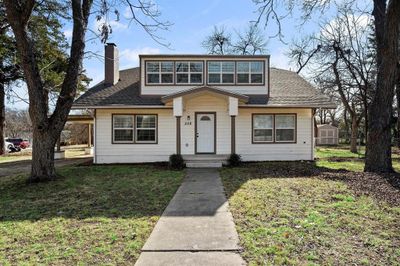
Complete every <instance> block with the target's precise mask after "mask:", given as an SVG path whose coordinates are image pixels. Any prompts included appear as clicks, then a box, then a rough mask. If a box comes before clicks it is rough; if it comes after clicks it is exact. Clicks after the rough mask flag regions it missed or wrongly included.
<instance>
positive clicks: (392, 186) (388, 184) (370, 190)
mask: <svg viewBox="0 0 400 266" xmlns="http://www.w3.org/2000/svg"><path fill="white" fill-rule="evenodd" d="M317 177H318V178H324V179H330V180H340V181H343V182H345V183H346V184H347V185H348V186H349V187H350V188H351V189H352V190H353V191H354V192H355V194H356V195H357V196H361V195H366V196H372V197H374V198H376V199H378V200H380V201H385V202H387V203H388V204H390V205H393V206H400V175H399V174H375V173H363V172H345V171H341V172H337V173H335V172H321V173H320V174H319V175H318V176H317Z"/></svg>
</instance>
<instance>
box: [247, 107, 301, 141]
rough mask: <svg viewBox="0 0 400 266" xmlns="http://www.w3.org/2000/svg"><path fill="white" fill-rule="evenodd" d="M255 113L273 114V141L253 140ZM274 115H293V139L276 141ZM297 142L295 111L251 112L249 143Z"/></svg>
mask: <svg viewBox="0 0 400 266" xmlns="http://www.w3.org/2000/svg"><path fill="white" fill-rule="evenodd" d="M255 115H272V116H273V123H274V125H273V129H272V130H273V141H254V116H255ZM276 115H278V116H279V115H293V116H294V141H276V126H275V116H276ZM296 143H297V113H252V114H251V144H296Z"/></svg>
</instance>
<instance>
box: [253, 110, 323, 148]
mask: <svg viewBox="0 0 400 266" xmlns="http://www.w3.org/2000/svg"><path fill="white" fill-rule="evenodd" d="M321 132H322V131H321ZM252 134H253V143H279V142H296V115H295V114H254V115H253V133H252Z"/></svg>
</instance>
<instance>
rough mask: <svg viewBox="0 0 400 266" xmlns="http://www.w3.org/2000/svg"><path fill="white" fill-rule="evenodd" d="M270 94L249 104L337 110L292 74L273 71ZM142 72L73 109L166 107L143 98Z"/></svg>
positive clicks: (157, 99) (95, 90)
mask: <svg viewBox="0 0 400 266" xmlns="http://www.w3.org/2000/svg"><path fill="white" fill-rule="evenodd" d="M270 75H271V77H270V81H271V85H270V95H269V97H267V95H246V96H248V97H249V100H248V103H247V104H248V105H266V106H270V107H322V108H335V104H334V103H333V102H332V101H331V100H330V99H329V98H328V97H327V96H325V95H323V94H321V93H319V92H318V91H317V90H316V89H315V88H314V87H313V86H312V85H311V84H310V83H308V82H307V81H305V80H304V79H303V78H302V77H300V76H299V75H298V74H296V73H295V72H292V71H288V70H283V69H277V68H271V69H270ZM139 77H140V70H139V68H138V67H137V68H131V69H126V70H121V71H120V81H119V82H118V83H117V84H115V85H107V84H104V83H103V82H100V83H99V84H97V85H95V86H93V87H92V88H91V89H89V90H88V91H87V92H85V93H84V94H83V95H82V96H80V97H79V99H77V100H76V101H75V103H74V105H73V108H90V107H91V108H93V107H100V106H101V107H104V106H110V107H111V106H115V107H117V106H135V105H139V106H140V105H142V106H144V105H146V106H147V105H152V106H162V105H163V103H162V101H161V96H156V95H154V96H147V95H145V96H143V95H140V81H139Z"/></svg>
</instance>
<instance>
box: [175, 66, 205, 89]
mask: <svg viewBox="0 0 400 266" xmlns="http://www.w3.org/2000/svg"><path fill="white" fill-rule="evenodd" d="M176 63H188V64H189V69H188V70H189V71H188V72H177V71H176ZM190 63H202V65H203V67H202V71H201V72H193V74H200V73H201V82H200V83H191V82H190V76H191V75H192V72H191V71H190ZM174 65H175V68H174V78H175V79H174V82H175V85H177V86H190V85H196V86H199V85H204V79H205V77H204V61H201V60H175V63H174ZM178 74H188V83H178V82H176V81H177V79H178V78H177V77H178Z"/></svg>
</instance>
